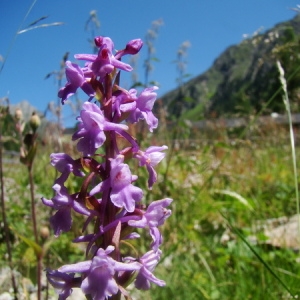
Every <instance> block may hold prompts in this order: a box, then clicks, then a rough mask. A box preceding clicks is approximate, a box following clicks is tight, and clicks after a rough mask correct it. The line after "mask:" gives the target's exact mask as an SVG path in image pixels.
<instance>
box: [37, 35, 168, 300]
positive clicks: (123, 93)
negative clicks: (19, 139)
mask: <svg viewBox="0 0 300 300" xmlns="http://www.w3.org/2000/svg"><path fill="white" fill-rule="evenodd" d="M95 44H96V46H97V47H98V54H77V55H75V58H77V59H79V60H84V61H85V65H84V67H83V68H80V67H79V66H78V65H76V64H73V63H71V62H69V61H68V62H66V67H67V68H66V76H67V83H66V85H65V87H63V88H61V89H60V91H59V93H58V95H59V97H61V98H62V103H63V104H64V102H65V101H66V99H68V98H69V97H71V96H72V95H73V94H74V93H75V92H76V91H77V89H78V88H81V89H82V90H83V91H84V92H85V93H86V94H87V95H88V96H89V97H90V99H89V100H91V99H92V98H93V97H95V98H96V99H97V100H99V102H97V103H91V102H89V101H87V102H85V103H84V104H83V106H82V110H81V111H80V116H79V117H78V118H77V120H78V128H77V130H76V132H75V133H74V134H73V136H72V140H73V141H76V142H77V150H78V151H79V152H81V153H80V158H77V159H73V158H72V157H71V156H69V155H68V154H66V153H56V154H52V155H51V164H52V166H53V167H55V168H56V170H57V171H58V172H60V173H61V174H60V175H59V176H58V178H57V179H56V180H55V181H54V185H53V190H54V192H55V195H54V196H53V198H52V199H46V198H42V202H43V203H44V204H45V205H46V206H49V207H51V208H53V209H54V210H55V213H54V215H53V216H52V217H51V218H50V223H51V226H52V227H53V229H54V234H55V236H58V235H60V234H61V233H62V232H66V231H69V230H70V229H71V226H72V224H73V223H75V219H73V212H74V213H77V214H80V215H82V216H84V217H85V222H84V223H83V226H82V228H81V231H82V234H80V236H77V237H74V239H73V242H74V243H86V249H85V250H86V257H88V258H87V260H86V261H81V262H76V263H74V264H65V265H64V266H62V267H60V268H59V269H58V270H56V271H52V270H48V271H47V278H48V281H49V282H50V283H51V284H52V285H53V287H54V288H55V289H57V291H58V293H59V300H65V299H67V298H69V296H70V295H71V293H72V289H73V288H75V287H77V288H78V287H79V288H81V290H82V291H83V292H84V293H85V294H86V297H87V298H88V299H92V300H107V299H112V298H113V299H120V297H121V296H122V294H123V296H124V297H125V298H126V299H127V298H128V299H129V298H130V295H129V293H128V292H127V291H126V287H127V286H128V284H129V283H130V282H133V281H134V282H135V286H136V287H137V288H138V289H143V290H147V289H149V288H150V286H151V284H156V285H158V286H164V285H165V282H164V281H163V280H160V279H158V278H156V277H155V276H154V270H155V268H156V265H157V264H158V262H159V260H160V257H161V253H162V252H161V250H160V246H161V245H162V241H163V238H162V234H161V233H160V230H159V227H160V226H161V225H163V224H164V222H165V220H166V219H167V218H168V217H169V216H170V215H171V210H170V209H168V206H169V205H170V204H171V202H172V199H170V198H165V199H162V200H158V201H154V202H152V203H151V202H150V203H149V204H148V203H147V205H148V206H147V205H146V203H145V202H142V198H143V195H144V193H143V190H142V189H140V188H139V187H138V186H136V185H137V183H138V182H137V178H138V177H137V176H136V175H133V174H132V173H131V170H130V167H129V166H130V163H128V164H127V163H125V158H126V162H127V160H130V159H132V158H135V159H137V160H138V161H139V167H146V169H147V171H148V174H149V175H148V188H149V189H152V186H153V185H154V183H155V182H156V181H157V173H156V171H155V167H156V165H157V164H158V163H160V161H161V160H162V159H163V158H164V157H165V153H164V151H165V150H166V149H167V148H168V147H167V146H161V147H159V146H150V147H149V148H147V149H146V150H145V151H142V150H140V143H139V141H138V140H137V139H136V137H135V136H134V135H132V132H130V131H129V130H128V129H129V128H128V126H127V125H125V124H124V122H130V123H137V122H139V121H140V120H144V121H145V122H146V123H147V124H148V128H149V130H150V131H151V132H152V131H153V130H154V129H155V128H157V126H158V120H157V118H156V117H155V116H154V114H153V113H152V110H153V106H154V103H155V100H156V96H157V94H156V90H157V87H155V86H154V87H151V88H146V89H144V90H143V91H142V92H141V93H139V94H138V92H137V90H135V89H130V90H129V91H128V90H126V89H125V88H122V87H121V86H120V76H119V75H120V70H124V71H131V70H132V68H131V66H130V65H128V64H126V63H124V62H122V61H121V58H122V57H123V56H124V55H127V54H129V55H133V54H136V53H138V52H139V51H140V49H141V47H142V45H143V42H142V41H141V40H140V39H134V40H131V41H129V42H128V43H127V45H126V46H125V48H121V49H122V50H120V51H116V52H114V51H115V50H114V43H113V42H112V40H111V39H110V38H109V37H101V36H99V37H96V38H95ZM74 177H76V179H78V177H81V178H79V180H76V183H77V182H81V186H80V187H79V188H78V189H77V191H75V192H74V193H73V194H69V192H68V190H67V188H66V183H68V184H69V183H72V178H74ZM73 187H77V184H76V185H72V188H73ZM147 200H148V201H149V199H147ZM91 222H93V226H90V227H88V225H89V224H90V223H91ZM87 228H88V229H89V230H88V232H86V231H87ZM136 228H140V229H145V230H147V231H149V234H150V236H151V239H152V242H150V243H149V244H150V245H149V247H151V250H150V251H148V252H147V253H145V252H144V251H143V249H144V247H143V248H140V249H139V248H138V247H137V246H138V245H140V243H134V244H133V245H131V246H130V244H131V243H132V240H135V239H139V238H143V237H144V235H143V234H140V232H135V229H136ZM124 240H126V246H125V243H124ZM147 242H148V241H147ZM147 242H146V243H147ZM143 244H145V243H144V242H143ZM145 245H146V244H145ZM124 247H125V248H124ZM129 249H134V251H133V253H134V255H135V257H126V256H124V253H127V252H128V250H129Z"/></svg>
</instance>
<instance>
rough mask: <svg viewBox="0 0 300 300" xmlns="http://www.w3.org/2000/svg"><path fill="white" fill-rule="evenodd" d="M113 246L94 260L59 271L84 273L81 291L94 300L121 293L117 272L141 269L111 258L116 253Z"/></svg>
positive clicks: (132, 264) (98, 252)
mask: <svg viewBox="0 0 300 300" xmlns="http://www.w3.org/2000/svg"><path fill="white" fill-rule="evenodd" d="M114 249H115V248H114V247H113V246H108V247H107V248H106V250H104V249H102V248H99V250H98V251H97V253H96V255H95V256H94V257H93V259H92V260H88V261H84V262H79V263H75V264H71V265H65V266H62V267H61V268H59V269H58V271H59V272H62V273H82V274H84V275H85V276H84V277H85V279H84V280H83V281H82V283H81V289H82V291H83V292H84V293H85V294H86V295H91V297H92V299H94V300H102V299H103V300H105V299H107V297H110V296H112V295H115V294H117V293H118V291H119V287H118V284H117V283H116V280H115V278H114V275H115V272H116V271H123V272H124V271H130V272H132V271H136V270H139V269H140V268H141V264H139V263H138V262H131V263H121V262H117V261H116V260H114V259H113V258H111V257H110V256H109V254H110V253H112V252H113V251H114Z"/></svg>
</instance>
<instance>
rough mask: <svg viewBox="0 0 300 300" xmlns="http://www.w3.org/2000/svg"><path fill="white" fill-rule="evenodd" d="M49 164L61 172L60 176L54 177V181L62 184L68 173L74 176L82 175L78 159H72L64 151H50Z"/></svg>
mask: <svg viewBox="0 0 300 300" xmlns="http://www.w3.org/2000/svg"><path fill="white" fill-rule="evenodd" d="M50 159H51V165H52V166H53V167H55V168H56V170H57V171H58V172H60V173H62V174H61V176H60V177H59V178H58V179H56V183H59V184H60V185H63V184H64V182H65V181H66V180H67V179H68V177H69V175H70V173H73V174H74V175H75V176H78V177H82V176H84V173H83V171H82V170H81V169H82V166H81V163H80V160H74V159H73V158H72V157H71V156H70V155H68V154H66V153H52V154H51V155H50Z"/></svg>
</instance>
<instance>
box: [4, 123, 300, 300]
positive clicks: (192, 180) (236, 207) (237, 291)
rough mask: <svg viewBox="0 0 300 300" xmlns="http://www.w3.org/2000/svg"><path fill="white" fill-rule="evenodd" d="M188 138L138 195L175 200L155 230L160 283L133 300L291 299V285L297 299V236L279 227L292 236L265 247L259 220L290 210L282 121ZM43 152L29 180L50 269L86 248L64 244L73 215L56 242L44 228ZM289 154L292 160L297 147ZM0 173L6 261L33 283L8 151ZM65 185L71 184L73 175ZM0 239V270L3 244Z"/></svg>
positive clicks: (47, 177)
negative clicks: (7, 231) (159, 231)
mask: <svg viewBox="0 0 300 300" xmlns="http://www.w3.org/2000/svg"><path fill="white" fill-rule="evenodd" d="M295 133H296V134H297V129H295ZM164 134H165V133H164ZM164 134H162V133H160V134H159V135H158V136H159V137H161V136H164ZM190 136H192V137H193V139H189V140H186V141H185V142H182V143H178V144H176V145H175V148H174V151H172V157H171V159H170V166H169V169H168V174H167V175H165V176H164V174H165V172H166V169H167V161H168V160H165V161H164V162H163V163H162V164H161V165H160V166H159V168H158V169H157V171H158V174H159V180H158V184H157V185H156V186H154V187H153V190H152V191H149V192H147V193H146V195H145V197H144V201H145V202H147V201H150V200H158V199H161V198H164V197H171V198H173V199H174V201H173V203H172V204H171V209H172V212H173V213H172V216H171V217H170V218H169V219H168V220H167V222H166V223H165V225H164V227H163V236H164V243H163V248H162V250H163V258H162V261H161V263H160V265H159V266H158V268H157V269H156V273H155V274H156V275H157V277H159V278H161V279H163V280H165V281H166V283H167V285H166V287H163V288H159V287H153V288H152V289H151V290H150V291H148V292H146V293H144V292H143V293H141V292H139V293H137V292H135V291H134V292H133V297H134V299H292V295H290V292H291V293H292V294H293V295H299V297H300V285H299V279H300V265H299V255H298V248H299V247H298V246H299V245H300V243H299V242H298V241H297V239H296V238H295V236H296V237H297V233H296V232H286V235H289V234H292V236H293V237H294V238H293V243H292V244H293V245H292V246H290V245H286V244H285V243H282V245H272V244H271V243H270V241H269V240H270V239H269V237H267V236H266V234H265V231H264V229H265V226H267V225H265V224H266V223H268V224H269V223H270V221H268V222H267V220H271V219H275V218H280V217H291V216H293V215H295V214H296V211H297V209H296V207H297V206H296V200H295V187H294V174H293V166H292V157H291V146H290V141H289V133H288V130H287V128H282V127H276V126H269V127H268V126H266V127H265V128H256V129H255V130H253V131H251V132H249V133H248V134H246V135H244V136H247V137H246V138H243V139H241V138H237V137H236V136H233V135H231V134H230V132H228V131H226V130H219V131H215V132H214V135H212V134H211V133H207V132H206V133H205V132H200V131H196V132H194V133H193V134H191V135H190ZM164 142H165V143H167V142H166V141H163V140H158V141H157V143H159V145H161V144H162V143H164ZM297 143H298V141H296V145H297ZM71 148H72V147H69V149H71ZM51 152H52V150H51V146H50V145H44V146H42V145H40V146H39V149H38V154H37V157H36V158H35V162H34V181H35V198H36V203H37V212H38V213H37V218H38V220H37V221H38V227H39V231H41V237H42V238H41V239H42V241H43V244H44V248H45V251H46V255H45V259H44V262H43V266H44V267H47V266H49V267H51V268H55V267H58V266H60V265H61V264H63V263H72V262H76V261H78V260H79V259H82V260H83V259H84V247H83V246H82V245H80V244H72V243H71V240H72V239H73V238H74V237H76V236H77V235H78V234H80V228H81V225H82V222H83V221H84V220H83V219H81V218H79V219H78V218H77V219H75V221H74V224H73V229H72V231H71V232H69V233H68V234H62V235H61V236H60V238H59V239H55V238H54V237H53V233H52V232H51V231H50V234H49V235H48V234H47V229H48V228H50V227H49V216H50V215H51V210H50V209H49V208H47V207H45V206H44V205H42V203H41V200H40V198H41V197H42V196H44V197H48V198H51V197H52V196H53V195H52V189H51V186H52V184H53V181H54V179H55V176H56V175H55V172H54V170H53V168H52V167H51V166H50V164H49V154H50V153H51ZM296 156H297V158H298V159H299V156H300V150H299V148H297V147H296ZM3 171H4V178H5V189H4V190H5V199H6V209H7V217H8V222H9V226H10V228H11V229H12V232H13V234H12V236H11V240H12V243H13V263H14V266H15V269H16V270H18V271H19V272H21V273H22V275H23V276H24V277H27V278H30V279H31V280H32V281H33V282H34V280H35V263H36V258H35V255H34V252H33V249H32V247H30V246H29V245H28V242H27V243H26V242H25V241H24V237H25V238H28V239H32V224H31V217H30V195H29V188H28V184H29V183H28V176H27V172H26V167H24V166H23V165H21V164H20V163H19V162H18V158H17V157H15V158H13V157H12V158H11V157H9V156H8V155H7V154H6V155H5V160H4V170H3ZM137 171H139V172H140V173H137V175H138V176H139V179H138V181H137V183H136V184H137V185H139V186H141V187H142V188H144V187H146V180H147V179H146V172H145V173H143V170H140V169H139V170H138V169H137V168H136V171H133V173H135V172H137ZM67 185H68V188H69V189H70V190H71V191H72V189H74V191H75V190H76V189H77V188H78V186H79V182H71V181H68V182H67ZM276 225H277V226H278V224H276ZM276 225H274V226H276ZM279 225H280V224H279ZM296 231H297V230H296ZM1 238H2V240H1V244H0V251H1V253H0V257H1V262H0V265H1V266H2V267H3V266H6V264H7V261H6V259H5V257H6V256H5V253H6V251H7V250H6V247H5V243H4V242H3V236H2V237H1ZM145 238H147V237H145ZM141 246H143V245H141Z"/></svg>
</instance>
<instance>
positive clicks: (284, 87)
mask: <svg viewBox="0 0 300 300" xmlns="http://www.w3.org/2000/svg"><path fill="white" fill-rule="evenodd" d="M276 64H277V68H278V71H279V80H280V83H281V86H282V90H283V98H282V99H283V103H284V105H285V109H286V111H287V116H288V122H289V132H290V141H291V150H292V161H293V170H294V183H295V195H296V207H297V215H298V235H299V237H300V208H299V189H298V175H297V161H296V150H295V138H294V131H293V123H292V114H291V107H290V101H289V96H288V92H287V82H286V79H285V77H284V70H283V68H282V66H281V63H280V61H278V60H277V61H276Z"/></svg>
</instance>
